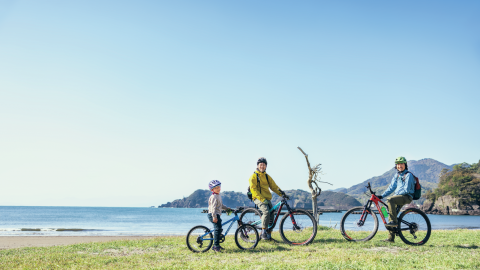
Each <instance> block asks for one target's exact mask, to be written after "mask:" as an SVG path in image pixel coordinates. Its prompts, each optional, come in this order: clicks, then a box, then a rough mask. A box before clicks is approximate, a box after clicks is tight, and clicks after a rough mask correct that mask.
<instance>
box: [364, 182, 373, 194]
mask: <svg viewBox="0 0 480 270" xmlns="http://www.w3.org/2000/svg"><path fill="white" fill-rule="evenodd" d="M365 187H366V188H368V189H369V190H370V193H372V194H373V195H375V192H373V190H372V186H371V185H370V182H368V185H367V186H365Z"/></svg>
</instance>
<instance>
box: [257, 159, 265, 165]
mask: <svg viewBox="0 0 480 270" xmlns="http://www.w3.org/2000/svg"><path fill="white" fill-rule="evenodd" d="M260 163H265V165H267V159H266V158H264V157H261V158H258V160H257V165H258V164H260Z"/></svg>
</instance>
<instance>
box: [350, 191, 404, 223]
mask: <svg viewBox="0 0 480 270" xmlns="http://www.w3.org/2000/svg"><path fill="white" fill-rule="evenodd" d="M372 203H374V204H375V207H377V209H378V214H379V215H380V217H381V218H382V221H383V224H387V221H386V220H385V216H384V215H383V213H382V211H381V210H380V207H379V203H381V204H383V205H384V206H385V208H386V209H387V211H388V206H387V205H386V204H385V203H384V202H383V201H382V200H380V199H379V198H378V197H377V196H376V195H375V194H372V196H371V197H370V200H368V202H367V203H366V204H365V207H364V208H363V212H362V216H361V217H360V220H359V222H362V223H364V222H365V219H366V210H367V209H368V210H369V211H370V212H371V213H372V214H375V213H374V212H373V211H372V210H371V209H370V207H371V206H372ZM397 214H399V213H397ZM402 223H403V224H405V225H407V226H408V227H407V228H403V229H401V230H402V231H407V230H410V226H412V223H410V222H408V221H405V220H402ZM362 225H363V224H362ZM387 229H388V230H392V231H398V230H399V228H395V229H389V228H387Z"/></svg>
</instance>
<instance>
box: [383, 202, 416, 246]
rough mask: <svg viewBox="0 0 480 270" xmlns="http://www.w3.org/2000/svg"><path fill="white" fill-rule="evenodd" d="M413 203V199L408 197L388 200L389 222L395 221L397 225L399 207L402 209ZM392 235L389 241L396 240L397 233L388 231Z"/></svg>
mask: <svg viewBox="0 0 480 270" xmlns="http://www.w3.org/2000/svg"><path fill="white" fill-rule="evenodd" d="M411 202H412V198H411V197H410V196H408V195H395V196H392V197H390V198H389V199H388V201H387V206H388V221H393V222H395V223H397V222H398V220H397V214H398V213H397V206H398V207H399V208H402V207H403V206H404V205H405V204H409V203H411ZM388 233H389V234H390V237H389V239H391V240H394V239H395V233H394V232H392V231H388Z"/></svg>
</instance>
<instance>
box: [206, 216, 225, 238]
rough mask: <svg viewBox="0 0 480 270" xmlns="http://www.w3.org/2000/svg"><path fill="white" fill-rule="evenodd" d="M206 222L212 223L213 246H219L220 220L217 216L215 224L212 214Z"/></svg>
mask: <svg viewBox="0 0 480 270" xmlns="http://www.w3.org/2000/svg"><path fill="white" fill-rule="evenodd" d="M208 220H210V222H212V223H213V245H214V246H219V245H220V237H221V235H222V231H223V230H222V219H221V218H220V215H217V223H214V222H213V218H212V214H208Z"/></svg>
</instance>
